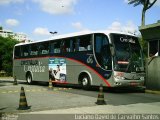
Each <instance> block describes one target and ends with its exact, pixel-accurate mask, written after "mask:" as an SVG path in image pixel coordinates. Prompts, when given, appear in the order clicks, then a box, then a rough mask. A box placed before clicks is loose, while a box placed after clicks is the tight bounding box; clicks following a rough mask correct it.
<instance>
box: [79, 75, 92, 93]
mask: <svg viewBox="0 0 160 120" xmlns="http://www.w3.org/2000/svg"><path fill="white" fill-rule="evenodd" d="M79 78H80V84H81V87H82V88H83V89H84V90H89V88H90V87H91V81H90V77H89V76H88V75H87V74H82V75H80V77H79Z"/></svg>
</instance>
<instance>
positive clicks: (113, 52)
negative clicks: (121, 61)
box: [110, 45, 115, 56]
mask: <svg viewBox="0 0 160 120" xmlns="http://www.w3.org/2000/svg"><path fill="white" fill-rule="evenodd" d="M110 50H111V55H112V56H114V55H115V51H114V47H113V45H110Z"/></svg>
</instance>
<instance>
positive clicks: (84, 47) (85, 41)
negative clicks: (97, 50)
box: [78, 35, 92, 51]
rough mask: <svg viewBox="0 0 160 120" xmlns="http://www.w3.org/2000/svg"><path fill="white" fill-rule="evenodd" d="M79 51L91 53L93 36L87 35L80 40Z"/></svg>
mask: <svg viewBox="0 0 160 120" xmlns="http://www.w3.org/2000/svg"><path fill="white" fill-rule="evenodd" d="M78 42H79V51H90V50H91V49H92V47H91V35H85V36H81V37H79V38H78Z"/></svg>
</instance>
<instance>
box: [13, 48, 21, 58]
mask: <svg viewBox="0 0 160 120" xmlns="http://www.w3.org/2000/svg"><path fill="white" fill-rule="evenodd" d="M20 57H21V48H20V46H16V47H15V50H14V58H20Z"/></svg>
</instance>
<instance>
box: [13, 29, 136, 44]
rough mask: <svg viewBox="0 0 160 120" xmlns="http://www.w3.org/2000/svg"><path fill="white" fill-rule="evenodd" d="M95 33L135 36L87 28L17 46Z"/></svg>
mask: <svg viewBox="0 0 160 120" xmlns="http://www.w3.org/2000/svg"><path fill="white" fill-rule="evenodd" d="M94 33H104V34H106V35H109V34H111V33H115V34H125V35H130V36H135V35H134V34H131V33H128V32H121V31H112V30H103V31H89V30H87V31H81V32H75V33H69V34H64V35H55V36H53V37H51V38H49V39H44V40H38V41H33V42H26V43H19V44H16V45H15V46H19V45H26V44H32V43H39V42H45V41H50V40H57V39H64V38H70V37H76V36H81V35H87V34H94Z"/></svg>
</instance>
